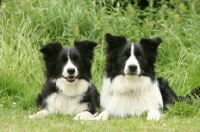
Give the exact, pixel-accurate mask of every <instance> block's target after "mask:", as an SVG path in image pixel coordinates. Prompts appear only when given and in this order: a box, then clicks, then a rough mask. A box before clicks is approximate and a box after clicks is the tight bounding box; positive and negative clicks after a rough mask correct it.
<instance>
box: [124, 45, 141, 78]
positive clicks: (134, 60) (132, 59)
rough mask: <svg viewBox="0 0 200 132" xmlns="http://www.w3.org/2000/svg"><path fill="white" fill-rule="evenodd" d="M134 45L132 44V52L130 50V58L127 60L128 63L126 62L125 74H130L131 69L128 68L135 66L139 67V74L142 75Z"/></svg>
mask: <svg viewBox="0 0 200 132" xmlns="http://www.w3.org/2000/svg"><path fill="white" fill-rule="evenodd" d="M134 48H135V47H134V44H133V43H132V44H131V50H130V52H131V53H130V57H129V58H128V59H127V61H126V64H125V68H124V73H125V74H128V72H129V68H128V66H130V65H135V66H137V71H136V72H137V74H140V68H139V63H138V60H137V58H136V56H135V55H134Z"/></svg>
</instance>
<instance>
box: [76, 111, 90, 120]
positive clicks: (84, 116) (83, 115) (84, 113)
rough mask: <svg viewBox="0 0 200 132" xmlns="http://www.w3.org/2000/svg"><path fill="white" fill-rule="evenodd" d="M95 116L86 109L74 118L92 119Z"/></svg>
mask: <svg viewBox="0 0 200 132" xmlns="http://www.w3.org/2000/svg"><path fill="white" fill-rule="evenodd" d="M93 117H94V116H93V115H92V114H91V113H90V112H88V111H84V112H81V113H79V114H77V115H76V116H75V117H74V118H73V119H74V120H91V119H92V118H93Z"/></svg>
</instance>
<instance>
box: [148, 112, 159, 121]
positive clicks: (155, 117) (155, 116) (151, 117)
mask: <svg viewBox="0 0 200 132" xmlns="http://www.w3.org/2000/svg"><path fill="white" fill-rule="evenodd" d="M160 117H161V114H160V111H159V110H158V109H150V110H149V111H148V114H147V120H156V121H158V120H159V119H160Z"/></svg>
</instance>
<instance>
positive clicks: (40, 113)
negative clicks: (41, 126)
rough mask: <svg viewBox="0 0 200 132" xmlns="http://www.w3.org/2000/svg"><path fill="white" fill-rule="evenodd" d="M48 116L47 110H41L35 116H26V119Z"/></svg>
mask: <svg viewBox="0 0 200 132" xmlns="http://www.w3.org/2000/svg"><path fill="white" fill-rule="evenodd" d="M49 114H50V113H49V112H48V111H47V110H41V111H39V112H37V113H36V114H33V115H30V116H28V118H29V119H35V118H42V117H45V116H47V115H49Z"/></svg>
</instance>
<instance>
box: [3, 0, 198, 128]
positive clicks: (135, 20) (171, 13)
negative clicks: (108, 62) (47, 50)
mask: <svg viewBox="0 0 200 132" xmlns="http://www.w3.org/2000/svg"><path fill="white" fill-rule="evenodd" d="M93 3H94V2H93V1H92V0H90V1H87V2H86V1H78V0H73V1H70V0H59V1H56V0H49V1H48V0H43V1H40V0H32V1H28V0H6V1H5V0H4V1H3V3H2V5H1V7H0V16H1V17H0V57H1V59H0V71H1V72H0V111H1V113H0V131H191V132H194V131H199V125H200V124H199V122H200V119H199V116H200V112H199V109H200V103H199V101H195V102H194V104H192V105H189V104H185V103H176V104H175V105H174V106H173V107H172V108H171V109H170V110H169V111H165V112H164V114H163V118H162V119H161V120H160V121H158V122H154V121H152V122H150V121H146V119H145V115H144V116H142V117H140V118H137V117H132V118H128V119H110V120H109V121H105V122H91V121H89V122H82V121H73V120H72V117H70V116H63V115H52V116H50V117H47V118H44V119H36V120H27V119H26V117H27V116H28V115H30V114H33V113H35V112H37V111H38V109H37V108H36V107H35V104H34V100H35V98H36V96H37V94H38V93H39V92H40V90H41V86H42V84H43V83H44V80H45V78H44V72H43V71H44V65H43V61H42V56H41V53H40V52H39V51H38V50H39V48H40V46H41V45H43V44H45V43H48V42H51V41H59V42H61V43H62V44H63V45H64V46H71V45H73V41H74V40H75V39H80V40H83V39H90V40H93V41H96V42H97V43H98V44H99V45H98V46H97V48H96V50H95V58H94V63H93V68H92V74H93V79H94V82H95V84H96V85H97V87H98V89H99V91H100V89H101V85H102V73H103V68H104V64H105V54H104V48H105V40H104V34H105V33H107V32H109V33H112V34H115V35H124V36H126V37H127V38H128V39H129V41H132V42H138V41H139V40H140V38H142V37H149V38H154V37H160V38H162V39H163V43H162V44H161V46H160V47H159V56H158V60H157V63H156V67H157V68H156V71H157V74H158V76H164V77H166V78H167V79H168V80H169V82H170V86H172V87H173V89H174V90H175V91H176V93H177V94H178V95H185V94H187V93H188V92H189V91H190V90H191V89H192V88H194V87H197V86H199V85H200V77H199V76H200V59H199V58H200V51H199V49H200V44H199V42H200V37H199V35H200V32H199V31H200V27H199V24H200V16H199V15H198V14H199V13H200V9H199V8H198V7H199V6H200V5H199V2H198V0H193V1H192V2H187V1H186V0H185V1H184V4H182V3H183V0H176V1H175V0H172V1H171V3H172V4H173V5H174V8H169V7H168V5H166V4H162V6H161V7H159V9H154V8H151V7H148V8H147V9H146V10H139V9H138V7H137V6H135V5H128V6H127V7H126V9H125V10H123V9H121V8H112V7H109V6H107V7H105V6H102V5H101V4H99V5H96V6H95V5H94V4H93Z"/></svg>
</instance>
